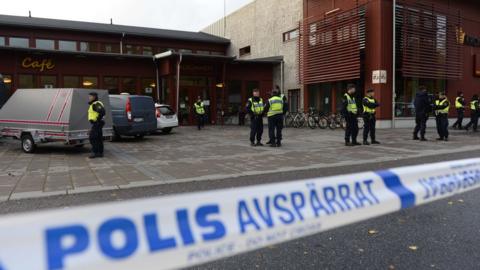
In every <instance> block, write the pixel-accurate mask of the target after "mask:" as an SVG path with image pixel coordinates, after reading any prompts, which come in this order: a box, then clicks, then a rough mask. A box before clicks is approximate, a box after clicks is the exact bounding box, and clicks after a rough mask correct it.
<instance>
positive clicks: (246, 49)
mask: <svg viewBox="0 0 480 270" xmlns="http://www.w3.org/2000/svg"><path fill="white" fill-rule="evenodd" d="M239 52H240V56H244V55H247V54H250V46H247V47H243V48H241V49H240V50H239Z"/></svg>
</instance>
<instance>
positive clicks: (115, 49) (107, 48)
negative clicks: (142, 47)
mask: <svg viewBox="0 0 480 270" xmlns="http://www.w3.org/2000/svg"><path fill="white" fill-rule="evenodd" d="M103 52H106V53H120V45H118V44H103Z"/></svg>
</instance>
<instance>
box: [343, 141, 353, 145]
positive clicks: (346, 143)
mask: <svg viewBox="0 0 480 270" xmlns="http://www.w3.org/2000/svg"><path fill="white" fill-rule="evenodd" d="M345 146H353V144H352V143H351V142H345Z"/></svg>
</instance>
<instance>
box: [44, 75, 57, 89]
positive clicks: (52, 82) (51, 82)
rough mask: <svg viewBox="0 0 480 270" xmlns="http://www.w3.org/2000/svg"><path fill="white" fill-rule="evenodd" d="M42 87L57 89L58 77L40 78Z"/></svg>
mask: <svg viewBox="0 0 480 270" xmlns="http://www.w3.org/2000/svg"><path fill="white" fill-rule="evenodd" d="M40 87H41V88H55V87H57V77H56V76H46V75H43V76H40Z"/></svg>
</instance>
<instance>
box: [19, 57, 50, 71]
mask: <svg viewBox="0 0 480 270" xmlns="http://www.w3.org/2000/svg"><path fill="white" fill-rule="evenodd" d="M22 67H23V68H33V69H39V70H40V72H42V71H45V70H52V69H54V68H55V64H54V63H53V61H52V59H42V60H41V61H40V60H33V59H32V58H30V57H25V59H23V61H22Z"/></svg>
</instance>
